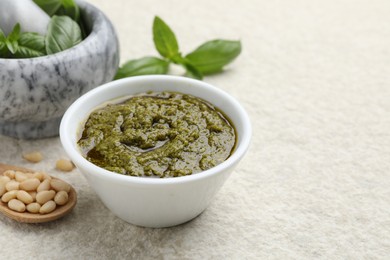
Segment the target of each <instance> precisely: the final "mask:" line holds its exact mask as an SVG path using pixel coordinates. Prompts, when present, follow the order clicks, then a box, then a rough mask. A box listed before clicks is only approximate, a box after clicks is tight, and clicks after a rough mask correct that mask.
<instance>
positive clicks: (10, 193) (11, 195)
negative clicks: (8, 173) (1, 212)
mask: <svg viewBox="0 0 390 260" xmlns="http://www.w3.org/2000/svg"><path fill="white" fill-rule="evenodd" d="M17 192H18V191H17V190H11V191H8V192H6V193H4V194H3V196H1V201H2V202H5V203H7V202H8V201H10V200H12V199H15V198H16V193H17Z"/></svg>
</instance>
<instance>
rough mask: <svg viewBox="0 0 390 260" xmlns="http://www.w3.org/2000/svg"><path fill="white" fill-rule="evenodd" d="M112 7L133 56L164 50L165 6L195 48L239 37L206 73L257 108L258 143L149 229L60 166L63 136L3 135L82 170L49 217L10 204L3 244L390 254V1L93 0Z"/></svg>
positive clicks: (200, 254) (245, 255)
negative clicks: (234, 49) (204, 191)
mask: <svg viewBox="0 0 390 260" xmlns="http://www.w3.org/2000/svg"><path fill="white" fill-rule="evenodd" d="M91 2H93V3H95V4H96V5H97V6H99V7H100V8H101V9H103V10H104V11H105V12H106V14H107V15H108V16H109V17H110V18H111V19H112V21H113V23H114V25H115V26H116V28H117V30H118V34H119V37H120V42H121V58H122V62H123V61H124V60H127V59H129V58H138V57H141V56H144V55H151V54H154V53H156V52H155V51H154V48H153V43H152V37H151V24H152V20H153V16H154V15H155V14H158V15H160V16H161V17H162V18H163V19H164V20H166V22H167V23H168V24H170V25H171V26H172V27H173V29H174V30H175V32H176V35H177V37H178V38H179V44H180V45H181V46H183V48H182V50H183V52H188V51H190V50H192V49H193V48H195V47H196V46H197V45H198V44H200V43H202V42H203V41H205V40H208V39H213V38H230V39H234V38H239V39H241V40H242V42H243V53H242V54H241V56H240V57H239V59H238V60H236V62H235V63H234V64H232V65H231V66H230V67H229V68H228V69H227V70H226V72H225V73H223V74H221V75H216V76H212V77H207V78H206V79H205V81H207V82H210V83H212V84H215V85H218V86H219V87H220V88H222V89H224V90H226V91H227V92H229V93H230V94H232V95H233V96H235V97H236V98H237V99H238V100H240V101H241V102H242V104H243V106H244V107H245V108H246V109H247V111H248V113H249V115H250V117H251V119H252V123H253V129H254V135H253V142H252V146H251V148H250V150H249V153H248V154H247V156H246V157H245V158H244V160H243V161H242V163H241V164H240V165H239V167H238V168H237V169H236V171H235V172H234V173H233V174H232V176H231V178H230V179H229V180H228V181H227V182H226V183H225V185H224V187H223V188H222V189H221V191H220V192H219V193H218V194H217V196H216V198H215V200H214V202H213V203H212V204H211V205H210V207H209V208H208V209H207V210H206V211H205V212H204V213H203V214H202V215H201V216H199V217H198V218H196V219H195V220H193V221H191V222H189V223H187V224H184V225H181V226H178V227H174V228H169V229H144V228H139V227H135V226H131V225H129V224H126V223H125V222H123V221H121V220H119V219H118V218H116V217H114V216H113V215H112V214H111V213H110V212H109V211H108V210H106V209H105V208H104V206H103V205H102V204H101V203H100V202H99V201H98V199H97V197H96V195H95V194H94V193H93V192H92V191H91V189H90V188H89V187H88V186H87V184H86V181H85V180H84V179H83V178H82V177H81V176H80V174H79V173H78V172H77V171H74V172H72V173H68V174H63V173H59V172H56V171H55V170H53V166H54V162H55V160H56V159H57V158H59V157H61V156H64V155H65V153H64V151H63V150H62V148H61V146H60V142H59V140H58V139H47V140H40V141H35V142H27V141H15V140H13V139H11V138H7V137H1V139H0V142H1V147H0V152H1V158H2V161H4V162H8V163H14V164H19V165H23V166H30V165H29V164H27V163H25V162H24V161H23V160H22V159H21V154H22V152H23V151H30V150H36V149H37V150H41V151H42V152H43V153H44V155H45V156H46V159H45V160H44V161H43V162H41V163H39V164H37V165H31V167H34V168H36V169H43V170H47V171H49V172H51V173H53V174H54V175H56V176H59V177H61V178H63V179H65V180H67V181H69V182H70V183H72V184H74V185H75V187H76V189H77V191H78V194H79V199H80V200H79V203H78V205H77V206H76V208H75V210H74V212H73V213H72V214H71V215H69V216H68V217H66V218H64V219H62V220H59V221H56V222H53V223H49V224H46V225H22V224H16V223H14V222H12V221H11V220H7V219H6V218H5V217H2V216H0V230H1V235H0V244H1V248H2V249H1V257H5V258H21V257H25V256H30V257H38V256H39V257H41V258H42V259H70V258H73V259H114V258H117V259H123V258H127V259H152V258H153V259H259V258H260V259H262V258H267V259H268V258H270V259H313V258H315V259H388V257H389V255H390V189H389V187H390V47H389V46H390V33H389V32H390V16H389V15H388V14H389V13H390V2H389V1H387V0H372V1H367V0H329V1H319V0H314V1H312V0H294V1H287V0H285V1H282V0H281V1H263V0H247V1H234V0H215V1H208V0H198V1H180V0H168V1H157V0H146V1H127V0H114V1H103V0H93V1H92V0H91Z"/></svg>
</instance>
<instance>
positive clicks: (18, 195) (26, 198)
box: [16, 190, 34, 204]
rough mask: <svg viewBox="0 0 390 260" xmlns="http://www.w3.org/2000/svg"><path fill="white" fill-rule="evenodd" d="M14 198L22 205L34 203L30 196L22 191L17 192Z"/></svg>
mask: <svg viewBox="0 0 390 260" xmlns="http://www.w3.org/2000/svg"><path fill="white" fill-rule="evenodd" d="M16 198H17V199H18V200H20V201H21V202H23V203H24V204H30V203H32V202H33V201H34V200H33V198H32V197H31V195H30V194H28V193H27V191H24V190H19V191H18V192H17V193H16Z"/></svg>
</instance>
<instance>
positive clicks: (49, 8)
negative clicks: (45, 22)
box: [33, 0, 62, 16]
mask: <svg viewBox="0 0 390 260" xmlns="http://www.w3.org/2000/svg"><path fill="white" fill-rule="evenodd" d="M33 1H34V2H35V3H36V4H37V5H38V6H39V7H40V8H41V9H42V10H43V11H45V12H46V13H47V14H48V15H49V16H53V15H54V14H55V13H56V12H57V11H58V9H59V8H60V7H61V4H62V3H61V0H33Z"/></svg>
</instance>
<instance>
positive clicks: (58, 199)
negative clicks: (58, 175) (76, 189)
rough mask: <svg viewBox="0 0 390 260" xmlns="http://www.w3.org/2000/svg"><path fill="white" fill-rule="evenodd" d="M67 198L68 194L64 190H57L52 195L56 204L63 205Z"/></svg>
mask: <svg viewBox="0 0 390 260" xmlns="http://www.w3.org/2000/svg"><path fill="white" fill-rule="evenodd" d="M68 200H69V195H68V193H67V192H66V191H59V192H58V193H57V194H56V196H55V197H54V201H55V203H56V204H57V205H60V206H62V205H65V204H66V203H67V202H68Z"/></svg>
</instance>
